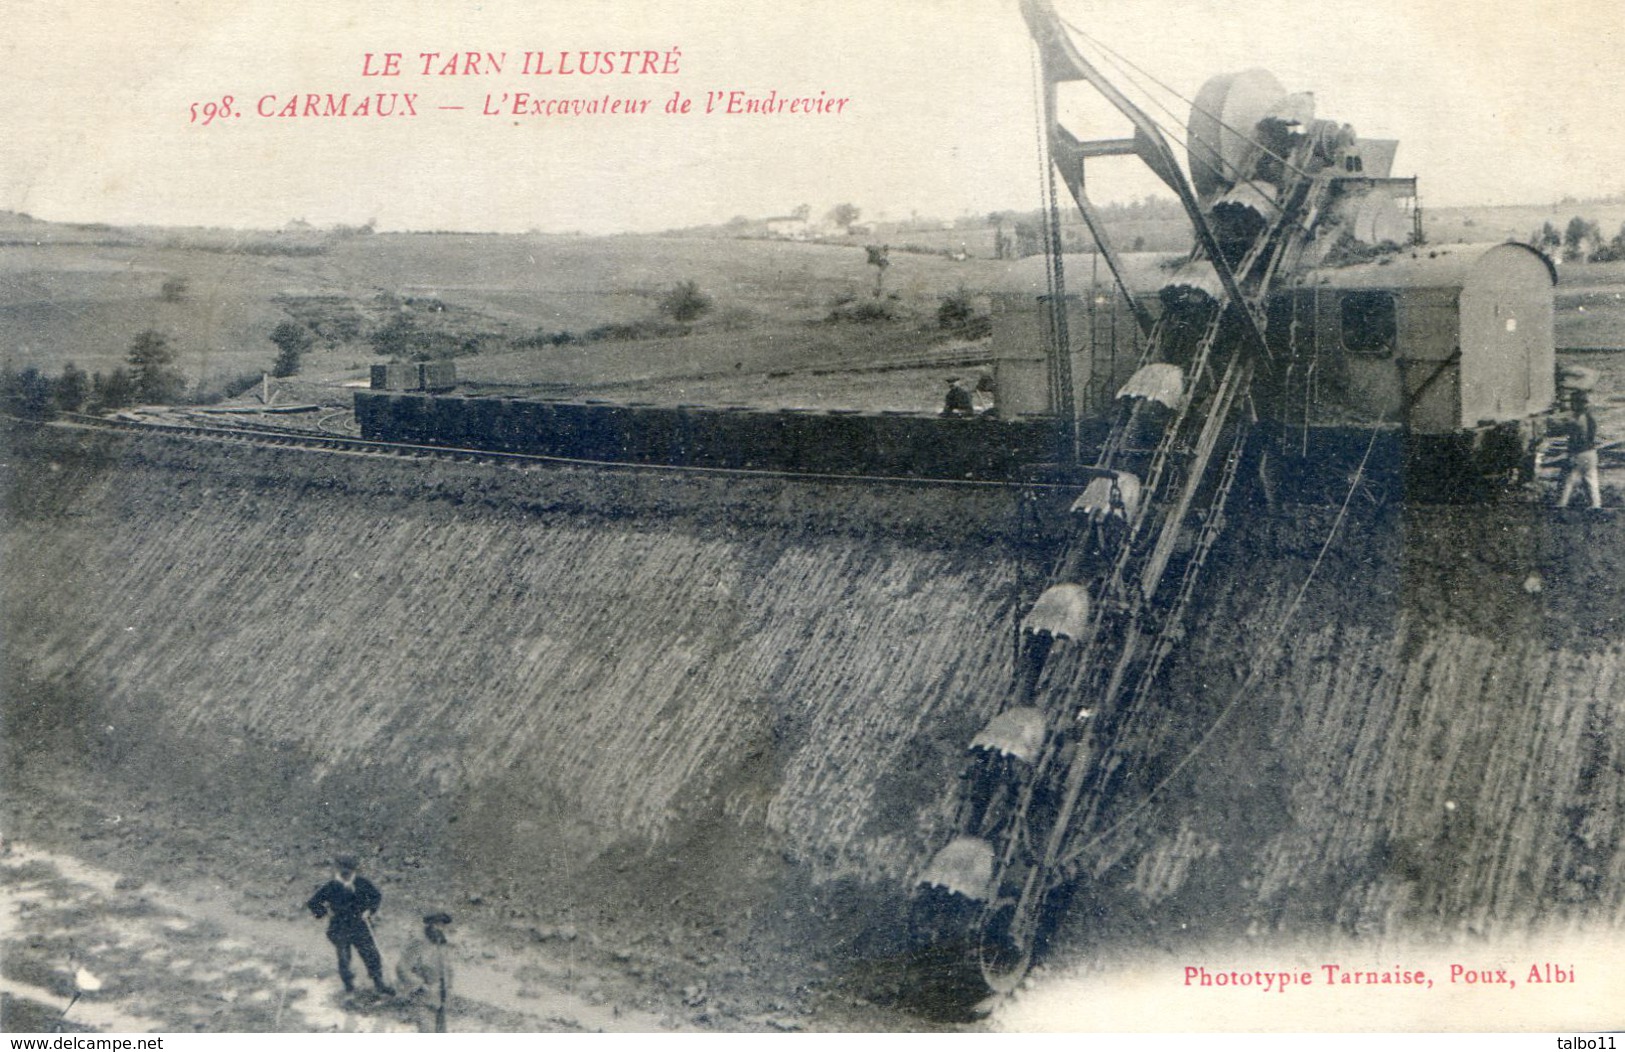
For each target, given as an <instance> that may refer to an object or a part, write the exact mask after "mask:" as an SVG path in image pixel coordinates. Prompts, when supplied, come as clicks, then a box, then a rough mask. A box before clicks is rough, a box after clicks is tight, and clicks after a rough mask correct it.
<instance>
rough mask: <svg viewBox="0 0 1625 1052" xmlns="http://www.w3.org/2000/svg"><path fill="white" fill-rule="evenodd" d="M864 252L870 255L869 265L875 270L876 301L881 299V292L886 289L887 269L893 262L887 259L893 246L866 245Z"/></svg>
mask: <svg viewBox="0 0 1625 1052" xmlns="http://www.w3.org/2000/svg"><path fill="white" fill-rule="evenodd" d="M863 250H864V251H865V252H867V253H869V265H870V266H871V267H874V268H875V299H879V298H880V293H881V291H882V290H883V289H884V288H885V282H886V268H887V267H889V266H891V260H890V259H888V258H887V256H888V255H889V253H890V252H891V246H890V245H866V246H864V249H863Z"/></svg>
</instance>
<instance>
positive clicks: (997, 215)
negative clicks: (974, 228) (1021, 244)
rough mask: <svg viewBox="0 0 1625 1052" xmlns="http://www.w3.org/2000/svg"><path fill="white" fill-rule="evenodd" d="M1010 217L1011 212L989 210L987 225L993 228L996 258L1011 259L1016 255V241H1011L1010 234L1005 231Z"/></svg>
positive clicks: (994, 254) (994, 256)
mask: <svg viewBox="0 0 1625 1052" xmlns="http://www.w3.org/2000/svg"><path fill="white" fill-rule="evenodd" d="M1010 219H1011V215H1010V213H1009V212H989V213H988V214H987V225H988V226H990V227H992V228H993V258H994V259H1009V258H1011V257H1012V256H1013V255H1015V247H1016V246H1015V242H1013V241H1011V240H1010V235H1009V234H1006V233H1005V232H1004V224H1005V223H1007V222H1009V221H1010Z"/></svg>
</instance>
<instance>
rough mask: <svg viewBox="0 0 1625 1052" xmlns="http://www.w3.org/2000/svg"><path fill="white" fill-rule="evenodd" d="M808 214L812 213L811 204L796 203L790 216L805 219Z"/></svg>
mask: <svg viewBox="0 0 1625 1052" xmlns="http://www.w3.org/2000/svg"><path fill="white" fill-rule="evenodd" d="M810 215H812V205H796V207H795V211H793V212H791V213H790V218H791V219H800V220H806V219H807V217H808V216H810Z"/></svg>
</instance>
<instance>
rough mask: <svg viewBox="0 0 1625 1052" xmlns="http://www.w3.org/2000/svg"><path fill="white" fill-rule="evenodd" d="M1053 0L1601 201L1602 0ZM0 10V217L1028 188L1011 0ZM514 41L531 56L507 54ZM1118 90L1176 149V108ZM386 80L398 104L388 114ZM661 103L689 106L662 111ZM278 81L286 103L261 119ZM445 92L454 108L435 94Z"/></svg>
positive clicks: (890, 200)
mask: <svg viewBox="0 0 1625 1052" xmlns="http://www.w3.org/2000/svg"><path fill="white" fill-rule="evenodd" d="M1055 3H1056V7H1057V9H1058V10H1059V12H1060V13H1061V15H1062V16H1063V17H1064V18H1066V19H1067V20H1068V21H1069V22H1071V23H1073V24H1075V25H1077V26H1080V27H1083V28H1084V29H1085V30H1086V31H1087V32H1088V34H1089V35H1090V37H1092V38H1093V39H1094V40H1098V41H1100V42H1102V43H1104V44H1106V45H1108V46H1109V47H1111V48H1112V49H1113V50H1114V51H1116V52H1118V53H1120V54H1121V55H1122V56H1124V57H1125V58H1127V59H1129V60H1131V61H1132V62H1133V63H1134V64H1135V65H1136V66H1137V67H1139V68H1140V69H1143V70H1144V71H1145V74H1148V75H1150V76H1152V77H1155V78H1156V80H1158V81H1160V82H1162V83H1163V84H1166V85H1167V87H1168V88H1170V89H1172V90H1173V91H1174V92H1176V93H1177V95H1178V96H1183V97H1184V98H1185V99H1189V98H1192V97H1194V96H1195V94H1196V92H1197V91H1198V90H1199V89H1200V87H1201V85H1202V83H1203V82H1204V81H1205V80H1206V79H1207V78H1208V77H1209V76H1212V75H1214V74H1218V73H1224V72H1232V71H1237V70H1243V69H1250V68H1255V67H1262V68H1265V69H1268V70H1270V71H1271V72H1273V73H1274V74H1275V75H1276V76H1277V78H1278V79H1279V80H1280V81H1281V83H1282V84H1283V85H1284V86H1285V88H1286V89H1287V90H1289V91H1312V92H1314V93H1315V96H1316V100H1317V116H1320V117H1324V118H1332V119H1336V120H1338V121H1339V122H1346V123H1350V124H1352V125H1353V126H1354V127H1355V128H1356V129H1357V130H1358V131H1359V132H1360V133H1361V134H1362V135H1365V136H1368V137H1373V138H1397V139H1400V140H1401V147H1400V152H1399V156H1398V161H1397V163H1396V170H1395V174H1399V175H1416V176H1418V177H1419V179H1420V183H1421V193H1422V202H1423V205H1424V206H1433V207H1438V206H1452V205H1469V204H1489V205H1494V204H1521V203H1531V204H1546V203H1551V202H1555V201H1557V200H1559V199H1560V198H1563V197H1568V196H1572V197H1577V198H1587V197H1598V196H1606V195H1612V194H1621V193H1625V107H1622V106H1621V103H1620V100H1621V99H1622V98H1625V61H1622V60H1621V59H1620V58H1619V57H1618V56H1620V55H1621V54H1625V5H1622V4H1620V3H1619V2H1618V0H1521V2H1520V3H1518V4H1517V5H1513V4H1511V3H1507V2H1504V0H1502V2H1498V3H1492V2H1485V0H1476V2H1458V0H1361V2H1359V3H1356V4H1350V3H1329V2H1325V0H1313V2H1311V0H1055ZM7 10H8V14H9V15H10V17H9V18H8V34H7V36H6V38H5V39H4V40H0V128H3V129H5V134H6V136H7V139H8V140H9V141H8V142H7V144H6V148H5V149H4V151H0V208H6V209H10V210H13V211H21V212H27V213H29V214H31V215H34V216H35V217H37V218H41V219H50V220H59V221H78V222H92V221H99V222H110V223H148V224H159V225H196V226H244V227H262V228H263V227H279V226H282V225H283V224H285V223H287V222H288V221H290V220H292V219H296V218H297V219H303V220H305V221H307V222H310V223H312V224H315V225H328V224H333V223H351V224H359V223H363V222H366V221H368V220H375V221H376V222H377V224H378V226H379V227H380V228H381V229H417V230H424V229H459V230H500V231H523V230H532V229H537V230H544V231H582V232H588V233H608V232H616V231H624V230H659V229H669V228H675V227H683V226H690V225H697V224H704V223H715V222H724V221H726V220H728V219H729V218H730V217H733V216H736V215H744V216H749V217H753V218H761V217H766V216H774V215H784V214H786V213H788V212H790V211H791V210H793V209H794V208H796V207H797V206H798V205H801V204H806V205H809V206H810V207H811V209H812V211H813V214H814V215H815V216H821V215H823V214H825V213H826V212H827V211H828V210H829V209H830V208H831V207H832V206H834V205H836V204H838V203H842V202H850V203H852V204H855V205H857V206H858V207H859V208H860V209H862V212H863V216H864V217H865V218H869V219H907V218H909V217H910V216H913V215H920V216H930V217H943V218H951V217H954V216H957V215H961V214H965V213H973V214H981V213H986V212H989V211H993V210H997V209H1023V210H1026V209H1032V208H1036V207H1038V206H1039V205H1040V204H1041V203H1042V201H1043V196H1042V194H1043V183H1042V180H1041V176H1042V167H1041V164H1040V161H1039V159H1038V156H1039V155H1038V149H1037V143H1038V116H1037V112H1036V101H1035V90H1034V84H1035V81H1034V57H1033V49H1032V47H1031V46H1030V43H1029V41H1028V38H1027V34H1026V28H1025V25H1024V23H1023V21H1022V19H1021V17H1020V14H1019V11H1018V8H1017V3H1016V0H890V2H875V0H865V2H856V0H777V2H773V3H765V2H758V3H750V2H740V0H729V2H726V3H724V2H720V0H659V2H654V0H632V2H617V3H608V2H598V3H594V2H591V0H581V2H574V0H572V2H561V0H481V2H478V3H474V2H468V0H438V2H425V0H398V2H393V3H368V4H354V3H350V4H347V3H343V2H333V0H327V2H323V3H315V2H310V0H293V2H289V0H277V2H274V3H273V2H268V0H235V2H233V0H127V2H124V3H121V4H117V5H113V4H108V3H100V4H94V5H93V4H90V3H87V2H85V0H9V2H8V4H7ZM1092 46H1093V45H1092V44H1090V43H1089V42H1084V47H1085V49H1086V50H1088V49H1089V48H1091V47H1092ZM673 48H676V49H677V53H676V55H675V57H674V58H673V59H672V61H671V62H670V63H669V64H668V61H667V59H668V55H669V53H670V51H671V49H673ZM582 51H586V52H589V53H591V52H626V51H637V52H646V51H648V52H656V53H658V55H659V58H658V60H656V61H657V62H658V67H650V71H649V72H645V71H644V68H645V67H644V63H643V59H642V57H641V56H639V57H638V58H636V59H634V60H633V65H632V72H630V73H623V72H620V70H621V69H623V68H626V67H625V64H624V63H625V60H624V59H623V58H617V60H616V61H617V67H616V68H617V72H615V73H613V74H610V75H593V76H586V75H583V74H580V73H574V74H568V75H567V74H565V73H563V72H561V71H560V67H559V66H558V63H559V62H561V61H564V59H563V58H562V57H561V53H567V54H568V55H569V56H570V57H571V59H572V60H573V62H572V65H574V66H578V65H580V63H581V62H582V59H581V58H580V57H579V53H580V52H582ZM466 52H475V53H478V54H479V56H480V60H479V67H478V69H479V71H478V72H470V71H469V67H468V65H467V63H466V61H460V62H458V63H457V64H456V67H455V69H456V71H455V72H446V70H447V63H448V60H449V56H451V55H452V54H453V53H466ZM526 52H531V53H533V54H534V53H538V52H539V53H540V54H541V55H542V63H541V67H542V68H548V69H551V70H552V72H551V73H547V74H538V73H526V72H524V71H523V65H524V62H525V53H526ZM388 53H398V54H399V55H400V56H401V58H400V60H399V68H400V72H399V75H396V76H377V75H369V74H372V73H377V72H379V71H381V70H382V69H384V68H385V67H384V63H385V62H386V61H387V60H386V59H385V57H384V56H385V55H387V54H388ZM425 53H432V54H437V55H439V56H440V57H439V58H438V59H431V60H424V59H422V58H421V57H420V56H421V55H423V54H425ZM1090 53H1091V54H1095V55H1098V54H1099V53H1098V52H1093V51H1091V52H1090ZM369 54H370V55H371V56H372V59H371V60H370V63H369V60H368V59H367V58H366V56H367V55H369ZM487 55H494V56H497V62H499V63H500V64H501V67H502V68H501V72H495V71H494V70H493V69H492V68H491V67H492V61H491V59H489V58H487V57H486V56H487ZM426 61H427V63H428V68H429V72H428V73H427V74H425V72H424V70H425V62H426ZM531 61H532V62H533V63H535V62H536V60H535V59H534V58H532V60H531ZM1108 72H1109V73H1111V72H1113V71H1111V70H1109V68H1108ZM1136 76H1139V75H1138V74H1137V75H1136ZM1122 83H1123V85H1124V86H1125V88H1127V87H1129V86H1130V85H1129V83H1128V81H1127V80H1126V79H1125V80H1123V81H1122ZM1143 83H1145V84H1147V85H1149V84H1150V82H1149V81H1143ZM734 91H739V92H744V93H746V94H747V95H750V96H753V97H760V96H765V95H767V94H768V93H769V92H776V93H777V96H778V97H782V98H814V99H818V98H823V99H826V100H828V99H845V100H847V101H846V102H845V103H844V105H842V106H841V108H840V110H839V112H824V113H812V114H805V113H800V112H796V113H787V112H786V113H777V114H771V115H763V114H749V115H743V114H742V115H728V114H726V113H722V112H715V111H714V112H712V113H709V114H707V113H705V112H704V106H705V99H706V96H707V93H708V92H714V93H718V94H717V95H715V96H713V98H717V97H725V96H726V94H727V93H729V92H734ZM346 93H348V94H349V96H350V100H349V102H348V108H350V109H353V108H354V107H355V106H357V105H358V104H359V102H360V100H361V99H362V98H363V97H367V96H376V95H377V94H378V93H383V95H384V96H385V98H386V99H389V100H391V102H392V105H393V108H394V110H395V113H394V114H392V115H391V116H389V117H382V118H381V117H376V116H370V115H369V116H366V117H355V116H346V117H344V118H337V117H320V116H306V115H304V113H303V110H304V108H305V107H304V96H306V95H308V94H316V95H318V96H320V102H319V104H318V109H321V108H324V107H325V104H326V103H325V99H326V96H327V95H329V94H331V95H334V96H335V97H338V96H343V95H344V94H346ZM1131 93H1133V94H1136V96H1137V98H1138V99H1139V100H1140V101H1141V102H1142V104H1143V105H1145V106H1146V107H1147V110H1148V112H1150V113H1151V114H1152V115H1153V116H1154V117H1157V118H1159V119H1161V120H1163V121H1165V122H1166V123H1167V124H1168V125H1169V127H1170V131H1171V132H1172V134H1173V136H1174V137H1175V138H1176V139H1182V138H1183V136H1184V133H1183V124H1184V121H1185V116H1186V113H1187V112H1188V103H1186V102H1182V101H1180V100H1179V99H1178V98H1177V97H1175V96H1173V95H1167V94H1161V93H1160V92H1159V93H1158V94H1157V95H1155V96H1147V95H1143V94H1139V93H1138V92H1131ZM520 94H523V95H524V96H525V99H524V104H522V105H521V109H524V108H526V105H528V104H530V103H535V102H541V103H542V104H543V105H544V106H545V105H546V104H547V102H549V101H553V100H564V101H570V100H580V101H581V102H583V103H585V102H586V101H588V100H603V99H606V98H607V99H609V100H611V101H614V100H617V99H619V100H631V101H634V102H636V101H640V100H641V101H645V102H647V105H648V109H647V112H644V113H641V114H626V113H598V114H583V115H575V116H557V115H554V116H549V115H545V114H533V113H527V112H521V113H519V114H515V113H513V112H512V108H513V104H514V101H515V97H516V96H519V95H520ZM226 96H230V97H231V111H232V113H233V116H230V117H222V118H218V119H215V120H212V121H209V122H208V123H207V124H205V123H204V118H205V116H206V112H205V110H204V106H205V104H207V103H211V102H212V103H214V104H215V106H216V108H218V107H219V106H220V105H221V103H222V101H223V100H224V98H225V97H226ZM407 96H411V102H410V105H411V107H412V109H413V110H414V111H415V115H414V116H401V115H400V114H401V113H403V112H404V110H405V109H406V106H407V102H406V101H405V99H406V97H407ZM674 96H680V97H681V98H684V99H687V100H689V102H690V105H691V107H692V108H691V109H690V110H689V112H687V113H667V112H666V110H665V105H666V103H667V102H668V101H670V100H671V99H672V98H673V97H674ZM293 97H298V99H299V104H298V107H297V108H298V109H299V110H300V111H301V112H300V115H299V116H289V117H282V116H276V115H275V114H278V113H280V112H282V111H283V109H284V108H285V107H286V105H287V102H288V100H289V99H290V98H293ZM194 106H196V107H197V109H196V110H194ZM452 106H460V107H462V108H461V109H447V108H442V107H452ZM1164 106H1166V107H1167V108H1166V109H1164ZM372 108H375V109H376V108H377V100H376V98H375V99H374V103H373V107H372ZM719 108H720V107H719ZM1064 109H1065V114H1066V123H1067V124H1068V125H1069V126H1070V127H1071V128H1072V129H1073V130H1074V131H1075V132H1076V133H1077V134H1079V135H1080V136H1081V137H1083V138H1111V137H1118V136H1123V135H1126V134H1128V131H1129V129H1128V126H1127V124H1126V123H1125V122H1124V121H1123V120H1122V119H1121V118H1120V117H1118V116H1117V115H1115V114H1114V113H1113V112H1111V111H1110V110H1108V109H1105V108H1104V107H1102V106H1100V105H1099V104H1098V101H1097V100H1092V99H1091V98H1090V97H1089V93H1088V91H1087V89H1068V91H1067V95H1066V97H1065V99H1064ZM488 110H498V111H501V112H500V113H498V114H490V115H488V114H487V112H486V111H488ZM262 111H264V112H268V113H270V114H273V115H272V116H262V115H261V112H262ZM1170 111H1172V114H1173V116H1170ZM237 114H240V116H239V115H237ZM1090 180H1091V186H1092V191H1091V192H1092V194H1093V195H1094V197H1095V198H1096V200H1097V201H1100V202H1106V201H1112V200H1133V199H1137V198H1139V197H1143V196H1145V195H1146V194H1148V193H1159V192H1160V193H1163V194H1164V195H1166V191H1164V190H1162V189H1161V186H1160V184H1159V183H1157V182H1156V181H1155V180H1154V179H1153V178H1151V177H1149V176H1148V175H1147V174H1146V173H1144V171H1143V170H1142V169H1140V167H1139V166H1138V164H1137V162H1135V161H1133V160H1131V159H1110V160H1105V161H1100V162H1092V165H1091V168H1090Z"/></svg>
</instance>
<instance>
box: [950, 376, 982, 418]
mask: <svg viewBox="0 0 1625 1052" xmlns="http://www.w3.org/2000/svg"><path fill="white" fill-rule="evenodd" d="M942 415H943V416H975V415H976V402H975V400H974V399H972V398H971V393H970V390H969V389H968V388H967V387H965V385H964V384H962V383H960V382H959V377H957V376H950V377H948V397H947V399H946V400H945V401H944V402H943V405H942Z"/></svg>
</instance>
